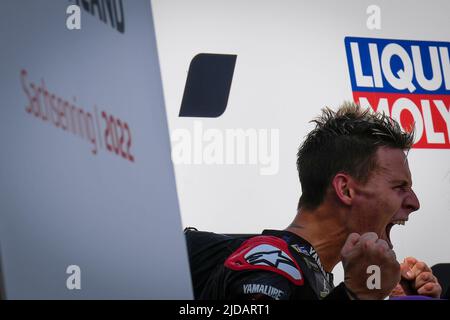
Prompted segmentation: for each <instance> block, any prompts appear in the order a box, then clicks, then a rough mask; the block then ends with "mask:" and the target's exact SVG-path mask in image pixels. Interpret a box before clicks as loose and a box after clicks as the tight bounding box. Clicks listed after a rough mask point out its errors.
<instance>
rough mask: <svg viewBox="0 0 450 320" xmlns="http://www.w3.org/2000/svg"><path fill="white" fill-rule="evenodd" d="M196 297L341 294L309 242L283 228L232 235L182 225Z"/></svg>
mask: <svg viewBox="0 0 450 320" xmlns="http://www.w3.org/2000/svg"><path fill="white" fill-rule="evenodd" d="M185 234H186V240H187V246H188V252H189V263H190V267H191V275H192V282H193V285H194V296H195V299H202V300H205V299H206V300H229V299H245V300H254V299H274V300H291V299H309V300H317V299H324V298H325V299H345V300H348V299H349V296H348V294H347V291H346V288H345V285H344V283H341V284H340V285H338V286H337V287H334V286H333V275H332V274H331V273H328V272H325V271H324V270H323V268H322V265H321V263H320V260H319V257H318V255H317V253H316V251H315V250H314V248H313V247H312V246H311V244H309V243H308V242H307V241H306V240H304V239H302V238H301V237H299V236H297V235H296V234H294V233H291V232H288V231H276V230H264V232H263V233H262V234H261V235H256V236H248V237H232V236H227V235H223V234H215V233H211V232H201V231H196V230H192V229H186V230H185Z"/></svg>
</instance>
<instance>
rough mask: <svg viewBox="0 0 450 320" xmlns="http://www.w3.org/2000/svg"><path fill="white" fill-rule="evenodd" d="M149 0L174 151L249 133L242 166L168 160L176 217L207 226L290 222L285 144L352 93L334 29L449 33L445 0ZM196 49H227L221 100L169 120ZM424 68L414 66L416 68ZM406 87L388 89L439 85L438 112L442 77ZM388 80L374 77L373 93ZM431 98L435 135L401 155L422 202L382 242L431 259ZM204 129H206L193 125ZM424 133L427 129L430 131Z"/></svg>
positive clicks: (435, 162) (443, 258) (441, 36)
mask: <svg viewBox="0 0 450 320" xmlns="http://www.w3.org/2000/svg"><path fill="white" fill-rule="evenodd" d="M152 4H153V9H154V18H155V28H156V34H157V43H158V50H159V55H160V63H161V71H162V78H163V86H164V93H165V99H166V108H167V115H168V121H169V128H170V131H171V136H172V148H173V150H178V151H179V150H180V148H181V149H183V150H184V151H185V152H186V150H188V151H189V146H190V147H191V148H190V151H191V152H192V153H195V152H197V151H195V148H198V145H201V146H202V147H203V148H206V147H207V146H208V145H211V144H213V143H214V144H215V145H216V147H217V148H216V150H219V151H220V150H221V151H220V152H223V153H224V154H227V152H231V151H230V150H229V149H227V148H226V147H225V146H222V145H221V144H220V143H219V144H218V145H217V143H216V142H217V141H216V142H213V140H214V139H213V138H212V137H220V136H222V139H223V140H222V142H224V143H223V145H225V142H226V141H227V140H226V138H225V137H226V133H227V130H229V131H230V132H232V133H233V132H234V133H236V131H237V130H239V129H241V130H248V131H247V132H248V134H249V135H253V138H252V139H254V141H256V142H254V143H253V144H248V145H246V146H247V149H246V150H247V151H248V150H249V148H250V147H248V146H251V148H254V149H255V150H256V151H255V152H256V153H255V154H257V160H256V161H254V162H253V163H251V161H250V160H248V159H249V158H247V160H246V161H244V164H238V162H237V160H236V161H234V162H233V161H230V162H228V164H226V163H227V161H226V159H225V157H226V156H225V155H223V156H221V155H220V154H219V156H218V157H216V158H214V159H210V158H208V156H203V158H201V159H200V160H199V159H197V160H198V161H196V162H195V161H194V160H192V159H191V161H189V160H187V158H182V157H179V156H176V157H174V158H173V161H174V163H175V172H176V180H177V187H178V194H179V199H180V207H181V214H182V221H183V225H184V226H195V227H197V228H199V229H203V230H209V231H215V232H224V233H258V232H260V231H261V230H262V229H264V228H277V229H278V228H285V227H286V226H287V225H288V224H289V223H290V222H291V220H292V218H293V217H294V215H295V212H296V205H297V201H298V198H299V196H300V193H301V189H300V185H299V182H298V175H297V171H296V167H295V161H296V152H297V148H298V146H299V144H300V142H301V141H302V139H303V137H304V136H305V135H306V134H307V132H308V131H309V130H311V128H312V125H311V124H309V123H308V121H309V120H311V119H312V118H313V117H315V116H317V115H318V114H319V111H320V109H321V108H322V107H324V106H331V107H336V106H337V105H338V104H340V103H341V102H343V101H344V100H351V99H353V92H352V91H358V90H352V84H351V79H350V73H349V66H348V63H347V53H346V49H345V43H344V40H345V37H364V38H371V39H400V40H407V41H415V40H417V41H440V42H443V43H444V44H443V47H447V48H448V47H449V42H450V32H449V30H450V20H449V19H448V12H449V11H450V2H449V1H446V0H440V1H437V0H436V1H422V0H420V1H419V0H415V1H364V0H352V1H238V0H228V1H210V0H202V1H201V0H195V1H194V0H191V1H183V0H179V1H177V0H161V1H158V0H154V1H152ZM370 5H377V6H378V8H379V9H380V18H381V19H380V21H381V25H380V26H381V28H380V29H370V28H368V26H367V20H368V19H369V18H370V16H371V14H368V13H367V12H366V10H367V8H368V7H369V6H370ZM374 41H376V40H374ZM391 42H392V43H396V42H395V41H391ZM408 43H409V42H408ZM408 43H407V44H408ZM361 46H362V45H361V44H360V49H361ZM427 46H428V47H430V46H432V45H431V44H430V43H425V48H428V47H427ZM408 50H409V49H408ZM425 51H426V50H425ZM198 53H222V54H236V55H237V62H236V67H235V71H234V78H233V82H232V86H231V91H230V96H229V100H228V107H227V109H226V111H225V113H224V114H223V115H222V116H220V117H218V118H180V117H178V113H179V110H180V105H181V100H182V97H183V90H184V85H185V81H186V76H187V71H188V68H189V63H190V61H191V59H192V58H193V57H194V56H195V55H196V54H198ZM425 56H426V54H425V55H424V57H425ZM440 57H441V58H442V61H441V64H442V65H441V70H443V71H442V74H441V76H442V75H443V76H444V77H447V78H446V79H447V85H450V79H449V78H450V74H449V72H450V71H449V70H448V68H447V69H445V68H446V65H445V63H446V62H447V63H448V52H447V55H446V56H445V52H443V53H440ZM445 58H446V59H447V60H445ZM424 60H426V58H424ZM429 68H430V66H429V63H428V65H427V64H426V63H424V69H426V71H427V70H428V69H429ZM428 71H429V70H428ZM365 74H366V75H367V73H365ZM427 76H428V77H430V74H429V73H428V74H427ZM414 82H415V83H416V82H417V79H416V77H414ZM416 86H417V88H418V91H416V92H414V93H411V92H406V91H405V90H397V91H395V90H394V91H393V92H397V93H398V94H399V97H410V98H411V97H415V98H414V99H420V98H421V97H423V96H421V95H420V94H425V93H429V94H436V95H433V96H432V97H431V98H432V99H435V98H436V97H438V96H437V93H440V95H441V96H439V97H438V98H442V97H443V99H444V102H445V106H446V108H447V111H448V109H449V107H450V106H449V98H448V97H449V95H448V94H449V91H448V90H449V87H448V86H447V87H446V88H445V87H444V83H443V82H442V86H441V87H440V89H439V90H437V91H436V92H431V91H430V92H425V93H424V92H422V93H420V92H421V91H420V86H419V85H417V83H416ZM387 87H389V86H388V84H387V82H386V81H385V85H384V86H383V87H382V88H380V92H381V91H383V90H387V91H388V90H389V89H386V88H387ZM391 89H392V88H391ZM367 91H370V90H367ZM391 93H392V92H391ZM416 93H417V94H419V95H416V96H414V94H416ZM379 94H380V97H381V96H383V95H384V93H382V92H381V93H379ZM430 101H431V100H430ZM390 103H391V102H390ZM431 107H432V108H433V110H432V118H433V120H432V121H434V123H437V124H438V125H436V127H435V128H434V130H435V131H436V132H441V135H442V136H441V138H443V139H444V142H442V143H441V144H439V145H434V146H431V145H430V144H428V146H426V147H425V148H415V149H413V150H412V151H411V152H410V154H409V159H410V160H409V163H410V168H411V171H412V174H413V184H414V189H415V191H416V193H417V195H418V197H419V199H420V202H421V209H420V210H419V211H418V212H416V213H414V214H413V215H412V216H411V219H410V221H409V222H408V223H407V225H406V226H405V227H402V228H400V227H395V228H394V229H393V232H392V240H393V242H394V245H395V250H396V253H397V256H398V257H399V258H403V257H405V256H409V255H412V256H416V257H417V258H419V259H423V260H424V261H426V262H427V263H429V264H430V265H433V264H435V263H438V262H450V249H449V248H448V247H447V244H448V243H449V241H450V236H449V233H448V231H447V230H448V225H449V222H450V215H449V213H450V212H449V211H450V161H449V160H450V150H449V146H450V142H449V139H450V137H449V135H450V134H449V132H448V130H449V126H450V121H448V122H447V127H446V126H445V122H443V119H442V118H439V113H438V112H437V109H436V106H434V105H432V106H431ZM391 108H392V105H391ZM428 124H429V121H428ZM200 128H201V130H202V131H201V130H200ZM427 129H429V128H427ZM207 130H210V131H209V132H208V134H206V135H205V136H202V135H199V134H198V132H203V133H205V132H206V131H207ZM211 130H212V131H211ZM196 136H197V137H200V138H196ZM427 136H428V138H430V137H431V136H432V132H431V130H430V129H429V130H428V131H427ZM183 137H184V138H183ZM255 137H256V138H255ZM188 138H191V139H192V141H194V140H195V139H197V140H196V141H197V142H198V143H197V145H195V143H194V142H191V145H189V143H188V142H186V141H188ZM202 138H203V140H202ZM208 139H209V140H208ZM271 139H273V140H271ZM425 144H426V143H425ZM220 152H219V153H220ZM247 156H248V155H247ZM221 162H223V163H225V164H221ZM264 172H265V174H264ZM267 173H269V174H267ZM339 280H342V269H341V268H340V267H338V268H337V281H339Z"/></svg>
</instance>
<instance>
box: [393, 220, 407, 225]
mask: <svg viewBox="0 0 450 320" xmlns="http://www.w3.org/2000/svg"><path fill="white" fill-rule="evenodd" d="M392 223H393V224H399V225H402V226H404V225H405V223H406V220H394V221H392Z"/></svg>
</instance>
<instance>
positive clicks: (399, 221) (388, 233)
mask: <svg viewBox="0 0 450 320" xmlns="http://www.w3.org/2000/svg"><path fill="white" fill-rule="evenodd" d="M406 221H408V219H397V220H392V221H391V222H389V223H388V225H387V226H386V230H385V232H386V240H387V243H388V244H389V247H390V248H391V249H392V248H393V247H394V245H393V244H392V241H391V229H392V227H393V226H394V225H396V224H398V225H401V226H404V225H405V223H406Z"/></svg>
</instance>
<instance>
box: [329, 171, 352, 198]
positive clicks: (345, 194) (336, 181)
mask: <svg viewBox="0 0 450 320" xmlns="http://www.w3.org/2000/svg"><path fill="white" fill-rule="evenodd" d="M331 185H332V186H333V189H334V192H335V193H336V197H337V198H338V199H339V200H340V201H342V202H343V203H344V204H346V205H348V206H349V205H351V204H352V201H353V198H354V190H353V188H352V178H351V177H350V176H349V175H348V174H345V173H338V174H336V175H335V176H334V178H333V180H332V181H331Z"/></svg>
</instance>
